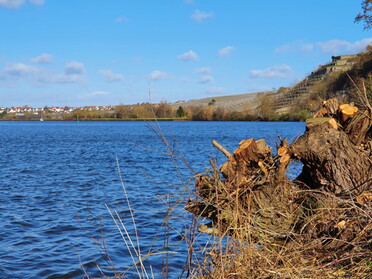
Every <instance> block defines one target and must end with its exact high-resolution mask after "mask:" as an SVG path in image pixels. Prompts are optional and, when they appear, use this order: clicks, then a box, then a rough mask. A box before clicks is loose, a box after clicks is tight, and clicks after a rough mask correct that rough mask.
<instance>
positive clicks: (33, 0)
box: [30, 0, 45, 6]
mask: <svg viewBox="0 0 372 279" xmlns="http://www.w3.org/2000/svg"><path fill="white" fill-rule="evenodd" d="M30 3H31V4H34V5H38V6H41V5H44V3H45V0H30Z"/></svg>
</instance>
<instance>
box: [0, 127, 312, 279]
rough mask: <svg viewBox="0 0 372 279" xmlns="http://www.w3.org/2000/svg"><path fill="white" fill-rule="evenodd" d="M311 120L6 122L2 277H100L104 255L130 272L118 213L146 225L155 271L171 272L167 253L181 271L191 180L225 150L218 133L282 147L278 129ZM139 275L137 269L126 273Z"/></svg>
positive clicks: (0, 178) (0, 207) (143, 247)
mask: <svg viewBox="0 0 372 279" xmlns="http://www.w3.org/2000/svg"><path fill="white" fill-rule="evenodd" d="M158 125H159V126H158ZM304 128H305V124H304V123H291V122H283V123H282V122H275V123H274V122H160V123H159V124H157V123H154V122H152V123H146V122H48V121H44V122H6V121H3V122H0V131H1V132H0V142H1V144H0V155H1V171H0V220H1V221H0V222H1V230H0V278H38V279H40V278H83V277H84V276H86V275H89V276H90V277H92V278H94V277H99V278H101V277H103V275H102V274H101V273H100V271H99V268H98V267H97V266H96V264H98V265H99V266H100V267H101V268H102V269H103V271H104V272H105V273H106V274H107V275H112V274H113V273H112V272H114V269H113V268H110V265H112V266H114V267H115V268H116V269H117V270H119V271H122V272H123V271H126V270H127V269H128V268H129V267H130V266H131V265H132V264H133V260H132V258H131V256H130V253H129V251H128V248H127V247H126V244H125V242H124V241H123V239H122V236H121V233H123V235H124V236H125V231H124V230H123V228H121V232H120V231H119V230H118V228H117V227H116V225H115V222H114V220H113V219H112V218H111V216H110V212H111V213H112V214H113V215H116V212H117V214H118V216H119V217H120V219H121V220H122V221H123V224H124V225H125V228H126V229H127V230H128V234H129V235H130V236H131V238H132V240H133V241H134V242H135V243H134V246H135V247H137V244H136V241H135V240H136V231H137V235H138V239H139V243H140V252H141V254H143V255H145V254H148V253H149V251H150V252H151V251H152V252H153V253H154V255H150V256H149V257H148V258H146V260H145V261H144V268H146V270H147V271H148V273H149V274H150V273H151V269H152V272H153V273H154V277H155V278H162V275H161V270H162V267H164V263H165V262H167V263H168V264H167V266H168V268H169V274H170V275H169V277H170V278H177V277H178V276H180V275H181V270H182V266H183V265H184V264H185V262H186V256H187V253H186V251H187V250H186V249H187V247H186V243H185V241H183V238H184V237H183V236H184V235H185V234H186V235H187V233H188V230H187V228H188V226H190V222H191V221H190V216H189V215H188V214H187V213H186V212H185V211H184V210H183V205H184V202H186V201H187V197H188V195H189V193H188V191H187V190H186V189H187V188H188V187H186V186H190V187H191V189H192V183H193V180H188V179H189V178H191V177H192V176H193V175H194V173H197V172H203V171H205V170H206V168H208V167H209V159H212V158H216V159H217V162H218V163H219V164H221V163H222V162H223V161H224V159H225V158H224V157H223V155H222V154H221V153H220V152H219V151H218V150H216V149H215V148H214V147H213V146H212V145H211V141H212V140H213V139H216V140H217V141H218V142H220V143H221V144H222V145H224V146H225V147H226V148H227V149H228V150H230V151H233V150H234V149H236V148H237V147H238V143H239V142H240V141H241V140H242V139H247V138H252V137H253V138H255V139H260V138H264V139H266V141H267V142H268V144H269V145H270V146H275V142H278V137H277V136H278V135H280V136H281V137H286V138H288V139H289V140H290V141H291V140H293V139H295V138H296V137H297V136H299V135H300V134H302V133H303V131H304ZM163 136H164V138H163ZM164 141H166V142H167V143H168V147H169V148H168V147H167V145H166V144H165V143H164ZM170 150H171V151H172V150H173V151H175V152H176V153H177V154H178V155H179V156H180V157H181V158H182V159H180V158H178V157H177V156H173V157H172V156H169V155H170V154H169V153H172V152H171V151H170ZM185 162H187V164H185ZM118 165H120V172H121V177H120V175H119V172H118V169H119V167H118ZM293 172H294V175H295V174H296V173H298V169H297V170H296V169H295V168H294V170H293ZM189 181H190V182H189ZM188 184H190V185H188ZM123 186H124V189H125V191H126V193H127V194H128V197H129V200H130V207H129V206H128V203H127V201H126V199H125V194H124V190H123ZM178 202H179V203H178ZM174 204H176V206H175V208H174V210H173V213H172V214H171V215H170V217H169V218H166V216H167V212H170V209H169V207H172V206H173V205H174ZM131 212H132V213H133V215H134V220H135V223H136V226H134V225H133V222H132V217H131ZM120 226H121V224H119V227H120ZM201 241H203V238H202V237H201ZM167 243H170V244H171V245H169V246H167V248H164V245H165V244H167ZM103 244H104V245H103ZM129 245H130V244H129ZM131 251H132V254H135V251H134V250H133V249H131ZM107 255H109V256H107ZM134 256H135V255H134ZM150 266H151V268H150ZM136 274H137V272H136V270H135V268H132V269H130V270H129V271H128V272H127V273H126V274H125V275H123V278H136V277H137V275H136ZM149 277H151V275H149Z"/></svg>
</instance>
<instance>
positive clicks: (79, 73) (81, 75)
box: [38, 61, 86, 84]
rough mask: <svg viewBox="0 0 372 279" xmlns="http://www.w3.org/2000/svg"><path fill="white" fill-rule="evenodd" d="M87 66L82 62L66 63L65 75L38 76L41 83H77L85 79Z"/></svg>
mask: <svg viewBox="0 0 372 279" xmlns="http://www.w3.org/2000/svg"><path fill="white" fill-rule="evenodd" d="M85 72H86V70H85V66H84V64H83V63H81V62H76V61H71V62H68V63H66V65H65V68H64V71H63V73H61V74H57V75H53V74H50V73H42V74H40V75H39V76H38V81H39V82H41V83H62V84H63V83H77V82H82V81H83V80H84V79H85Z"/></svg>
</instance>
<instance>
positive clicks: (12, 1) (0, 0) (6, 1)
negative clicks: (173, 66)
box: [0, 0, 25, 8]
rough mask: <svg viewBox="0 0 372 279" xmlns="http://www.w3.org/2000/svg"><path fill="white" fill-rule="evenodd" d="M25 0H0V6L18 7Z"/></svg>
mask: <svg viewBox="0 0 372 279" xmlns="http://www.w3.org/2000/svg"><path fill="white" fill-rule="evenodd" d="M24 2H25V0H0V6H3V7H6V8H18V7H19V6H21V5H23V4H24Z"/></svg>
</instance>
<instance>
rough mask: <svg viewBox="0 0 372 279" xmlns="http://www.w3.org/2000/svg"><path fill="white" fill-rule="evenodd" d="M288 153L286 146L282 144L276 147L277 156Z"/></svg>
mask: <svg viewBox="0 0 372 279" xmlns="http://www.w3.org/2000/svg"><path fill="white" fill-rule="evenodd" d="M287 153H288V149H287V146H282V147H280V148H279V149H278V155H279V156H284V155H285V154H287Z"/></svg>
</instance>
